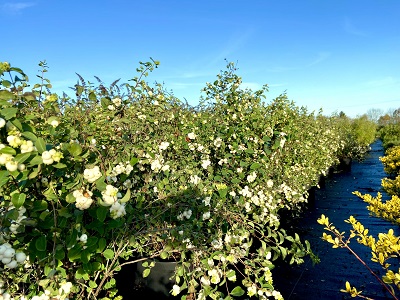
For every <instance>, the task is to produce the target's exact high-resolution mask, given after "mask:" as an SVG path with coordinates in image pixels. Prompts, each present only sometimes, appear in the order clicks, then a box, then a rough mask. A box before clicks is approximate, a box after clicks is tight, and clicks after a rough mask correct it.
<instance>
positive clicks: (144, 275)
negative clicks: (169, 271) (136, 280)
mask: <svg viewBox="0 0 400 300" xmlns="http://www.w3.org/2000/svg"><path fill="white" fill-rule="evenodd" d="M150 270H151V269H144V270H143V278H146V277H147V276H149V275H150Z"/></svg>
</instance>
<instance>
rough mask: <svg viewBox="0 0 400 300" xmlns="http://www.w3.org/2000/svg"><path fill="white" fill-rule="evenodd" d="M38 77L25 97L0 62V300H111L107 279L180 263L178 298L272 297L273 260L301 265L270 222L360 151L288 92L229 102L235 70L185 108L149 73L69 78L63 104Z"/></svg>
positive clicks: (357, 142)
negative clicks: (107, 79) (159, 262)
mask: <svg viewBox="0 0 400 300" xmlns="http://www.w3.org/2000/svg"><path fill="white" fill-rule="evenodd" d="M40 66H41V67H42V72H41V73H40V75H39V78H40V82H39V83H37V84H34V85H33V87H31V86H30V85H29V82H28V76H27V75H26V74H25V73H24V72H23V71H22V70H21V69H19V68H16V67H12V66H11V65H10V64H8V63H1V65H0V75H1V89H0V138H1V144H0V197H1V198H0V257H1V263H0V269H1V272H0V292H1V294H2V297H3V299H9V298H11V297H12V298H14V299H27V298H28V299H35V300H37V299H66V298H68V299H100V298H101V299H112V298H114V299H118V298H120V296H118V291H117V290H116V285H115V278H114V275H115V273H116V272H118V271H119V270H120V269H121V268H123V267H124V265H126V264H129V263H136V262H140V261H143V260H146V259H148V258H151V259H153V258H157V259H175V260H176V261H177V262H178V266H177V269H176V274H175V275H176V276H175V285H174V288H173V290H172V291H171V293H172V294H173V295H178V294H179V295H183V296H182V297H183V298H184V299H185V295H191V296H194V297H195V298H196V299H205V298H206V297H210V298H212V299H220V298H224V299H231V298H232V297H236V296H241V295H243V294H245V293H246V294H247V295H248V296H254V297H258V298H260V299H266V298H269V297H272V298H275V299H280V298H281V295H280V293H279V291H276V290H275V289H274V286H273V278H272V274H271V269H272V268H273V267H274V261H275V260H277V259H278V258H280V259H283V260H286V261H287V262H288V263H301V262H303V258H304V256H306V255H312V252H311V249H310V245H309V243H308V242H307V241H301V239H300V237H299V236H298V235H297V234H293V235H289V234H288V233H287V232H286V231H285V229H284V228H282V227H281V222H280V212H281V211H282V210H285V211H289V212H290V211H293V212H295V211H296V210H298V209H299V208H300V206H301V204H302V203H304V202H306V201H307V196H308V190H309V188H310V187H311V186H314V185H317V184H318V180H319V178H320V176H321V174H326V172H327V170H328V169H329V168H330V167H331V166H333V165H335V164H337V163H338V162H339V158H340V157H342V156H357V155H358V154H359V153H358V152H360V151H361V149H362V151H361V152H363V151H364V149H365V147H366V146H367V142H368V141H369V137H364V136H361V135H360V139H358V138H357V139H353V138H349V134H350V136H351V137H354V136H355V135H357V134H360V132H361V133H364V131H363V130H361V131H360V130H359V128H360V126H363V124H366V123H365V122H364V120H362V119H360V124H361V125H360V124H358V125H356V124H357V123H355V122H353V121H351V120H346V122H347V123H346V124H342V123H340V122H338V118H336V117H326V116H323V115H322V114H321V113H318V114H315V113H310V112H308V111H307V110H306V109H305V108H299V107H297V106H295V104H294V103H293V102H291V101H289V100H288V98H287V96H286V95H285V94H283V95H281V96H280V97H278V98H276V99H274V100H273V101H272V102H271V103H269V104H267V103H265V102H264V98H265V94H266V92H267V86H265V87H264V88H263V89H261V90H259V91H251V90H249V89H242V88H241V78H240V77H239V76H237V75H236V70H235V67H234V65H233V64H228V66H227V69H226V70H225V71H223V72H221V73H220V74H218V76H217V79H216V80H215V81H214V82H213V83H207V84H206V87H205V89H204V95H205V96H204V97H203V98H202V101H201V103H200V105H199V106H197V107H191V106H189V105H187V104H185V103H182V102H181V101H180V100H179V99H177V98H175V97H174V96H173V95H171V94H169V93H168V92H167V91H166V90H165V89H164V87H163V86H162V85H161V84H154V85H153V86H150V85H149V84H148V83H147V82H146V81H145V80H144V78H145V77H146V75H147V74H148V72H150V71H152V70H153V69H154V68H156V67H157V66H158V62H156V61H151V62H145V63H140V67H139V68H138V69H137V71H138V76H137V77H134V78H133V79H132V80H130V81H129V82H128V83H123V84H121V83H119V82H118V81H115V82H113V83H112V84H111V85H110V86H108V87H106V86H105V84H104V83H103V82H102V81H101V80H100V79H99V78H97V77H96V79H97V81H98V84H97V85H95V84H93V83H90V82H88V81H85V80H84V79H83V78H81V77H80V76H79V80H78V82H77V84H76V85H75V86H74V92H75V98H70V97H68V96H67V95H65V94H64V95H63V96H59V95H57V94H54V93H52V92H51V89H52V86H51V83H50V80H48V79H47V78H46V77H45V75H46V72H47V66H46V64H45V63H43V62H42V63H41V64H40ZM363 122H364V123H363ZM368 126H369V125H368ZM349 128H350V129H349ZM344 132H345V134H343V133H344ZM354 134H355V135H354ZM344 136H345V137H346V138H343V137H344ZM145 266H146V269H145V271H144V276H146V275H148V273H149V272H151V266H152V264H149V263H148V262H146V263H145Z"/></svg>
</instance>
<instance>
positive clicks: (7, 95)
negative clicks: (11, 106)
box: [0, 90, 14, 100]
mask: <svg viewBox="0 0 400 300" xmlns="http://www.w3.org/2000/svg"><path fill="white" fill-rule="evenodd" d="M12 99H14V94H13V93H11V92H9V91H7V90H1V91H0V100H12Z"/></svg>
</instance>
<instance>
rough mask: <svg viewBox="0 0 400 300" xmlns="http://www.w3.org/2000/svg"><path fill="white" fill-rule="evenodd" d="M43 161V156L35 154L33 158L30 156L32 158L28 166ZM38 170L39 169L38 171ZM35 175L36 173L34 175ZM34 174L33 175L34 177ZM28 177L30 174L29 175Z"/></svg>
mask: <svg viewBox="0 0 400 300" xmlns="http://www.w3.org/2000/svg"><path fill="white" fill-rule="evenodd" d="M42 163H43V158H42V157H41V156H39V155H37V156H35V157H34V158H32V160H31V161H30V162H29V165H30V166H37V165H40V164H42ZM38 172H39V171H38ZM36 176H37V175H36ZM36 176H35V177H36ZM29 178H30V176H29Z"/></svg>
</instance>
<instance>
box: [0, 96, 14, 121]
mask: <svg viewBox="0 0 400 300" xmlns="http://www.w3.org/2000/svg"><path fill="white" fill-rule="evenodd" d="M0 97H1V96H0ZM17 112H18V109H17V108H15V107H7V108H3V109H2V110H0V115H2V116H3V117H4V119H6V120H10V119H12V118H15V116H16V115H17Z"/></svg>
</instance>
